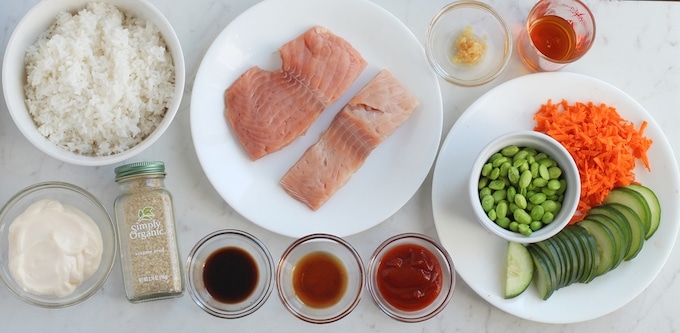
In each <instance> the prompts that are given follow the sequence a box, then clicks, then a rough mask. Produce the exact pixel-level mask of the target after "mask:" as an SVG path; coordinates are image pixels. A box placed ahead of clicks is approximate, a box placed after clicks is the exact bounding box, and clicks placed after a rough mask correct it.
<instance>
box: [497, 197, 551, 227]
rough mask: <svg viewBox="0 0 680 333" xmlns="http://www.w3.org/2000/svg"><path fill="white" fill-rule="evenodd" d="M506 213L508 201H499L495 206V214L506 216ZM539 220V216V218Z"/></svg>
mask: <svg viewBox="0 0 680 333" xmlns="http://www.w3.org/2000/svg"><path fill="white" fill-rule="evenodd" d="M507 215H508V203H507V202H505V201H501V202H499V203H498V205H497V206H496V216H498V217H506V216H507ZM541 217H543V216H541ZM539 220H540V218H539ZM508 223H509V222H508Z"/></svg>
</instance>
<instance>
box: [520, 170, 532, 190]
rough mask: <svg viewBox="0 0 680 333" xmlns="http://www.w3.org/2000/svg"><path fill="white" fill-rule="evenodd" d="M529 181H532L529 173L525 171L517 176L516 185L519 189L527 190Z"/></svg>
mask: <svg viewBox="0 0 680 333" xmlns="http://www.w3.org/2000/svg"><path fill="white" fill-rule="evenodd" d="M531 179H532V177H531V171H529V170H525V171H524V172H522V174H521V175H520V176H519V183H517V185H518V186H519V188H520V189H522V188H527V186H529V184H531Z"/></svg>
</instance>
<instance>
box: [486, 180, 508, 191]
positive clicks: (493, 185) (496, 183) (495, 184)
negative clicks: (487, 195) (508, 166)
mask: <svg viewBox="0 0 680 333" xmlns="http://www.w3.org/2000/svg"><path fill="white" fill-rule="evenodd" d="M489 188H490V189H492V190H502V189H505V180H503V179H496V180H492V181H491V182H490V183H489Z"/></svg>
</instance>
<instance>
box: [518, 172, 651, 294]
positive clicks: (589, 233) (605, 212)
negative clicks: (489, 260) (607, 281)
mask: <svg viewBox="0 0 680 333" xmlns="http://www.w3.org/2000/svg"><path fill="white" fill-rule="evenodd" d="M660 221H661V206H660V204H659V200H658V198H657V197H656V195H655V194H654V192H653V191H652V190H650V189H649V188H647V187H645V186H643V185H639V184H633V185H629V186H624V187H619V188H616V189H614V190H612V192H611V194H610V195H609V196H608V197H607V198H606V199H605V201H604V203H603V204H602V205H601V206H599V207H595V208H593V209H591V210H590V211H589V212H588V215H587V216H586V217H585V218H584V219H583V220H582V221H580V222H578V223H576V224H573V225H569V226H567V227H565V228H564V229H562V231H560V232H559V233H557V234H556V235H555V236H553V237H551V238H549V239H546V240H544V241H541V242H538V243H533V244H528V245H526V246H524V245H522V244H517V243H511V244H510V245H509V246H508V268H507V271H506V292H505V297H506V298H511V297H515V296H517V295H519V294H520V293H522V292H523V291H524V290H525V289H526V287H527V286H528V285H529V284H530V283H531V281H532V280H533V281H534V283H535V285H536V288H537V290H538V292H539V296H540V297H541V298H542V299H544V300H546V299H548V298H549V297H550V296H551V295H552V294H553V292H554V291H556V290H558V289H559V288H562V287H565V286H568V285H570V284H572V283H589V282H590V281H592V280H593V279H594V278H596V277H598V276H601V275H603V274H606V273H607V272H609V271H611V270H613V269H615V268H616V267H618V266H619V264H621V263H622V262H623V261H628V260H631V259H633V258H635V256H637V255H638V253H640V250H642V246H643V245H644V242H645V240H647V239H649V238H650V237H652V235H653V234H654V233H655V232H656V230H657V229H658V227H659V223H660ZM517 246H521V247H526V250H527V251H526V252H528V254H529V256H530V257H529V258H526V257H525V256H526V253H525V252H523V251H521V249H519V248H518V247H517ZM511 252H512V253H511ZM518 258H523V259H522V261H521V263H522V264H519V263H518V262H519V261H518ZM511 261H512V263H511ZM527 262H530V263H532V264H533V265H529V264H527ZM511 268H512V272H510V269H511ZM517 269H520V270H522V271H516V270H517ZM511 273H512V274H511ZM532 273H533V276H532V275H531V274H532ZM527 275H528V276H529V277H528V278H527ZM520 277H521V278H520ZM525 283H526V285H525Z"/></svg>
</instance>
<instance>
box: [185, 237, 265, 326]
mask: <svg viewBox="0 0 680 333" xmlns="http://www.w3.org/2000/svg"><path fill="white" fill-rule="evenodd" d="M186 274H187V279H186V280H187V281H188V287H189V294H190V295H191V298H192V299H193V300H194V302H195V303H196V304H197V305H198V306H199V307H200V308H201V309H203V310H204V311H205V312H207V313H209V314H211V315H213V316H215V317H219V318H226V319H233V318H240V317H244V316H247V315H249V314H251V313H253V312H255V311H257V310H258V309H259V308H260V307H261V306H262V305H263V304H264V303H265V302H266V301H267V299H268V298H269V295H271V292H272V290H273V289H274V260H273V259H272V256H271V254H270V253H269V250H268V249H267V247H266V246H265V245H264V243H262V242H261V241H260V240H259V239H258V238H256V237H255V236H253V235H251V234H249V233H247V232H245V231H240V230H235V229H223V230H218V231H215V232H213V233H211V234H209V235H207V236H205V237H204V238H203V239H201V240H200V241H199V242H198V243H196V245H195V246H194V248H193V249H192V250H191V252H190V253H189V257H188V259H187V269H186Z"/></svg>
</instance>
